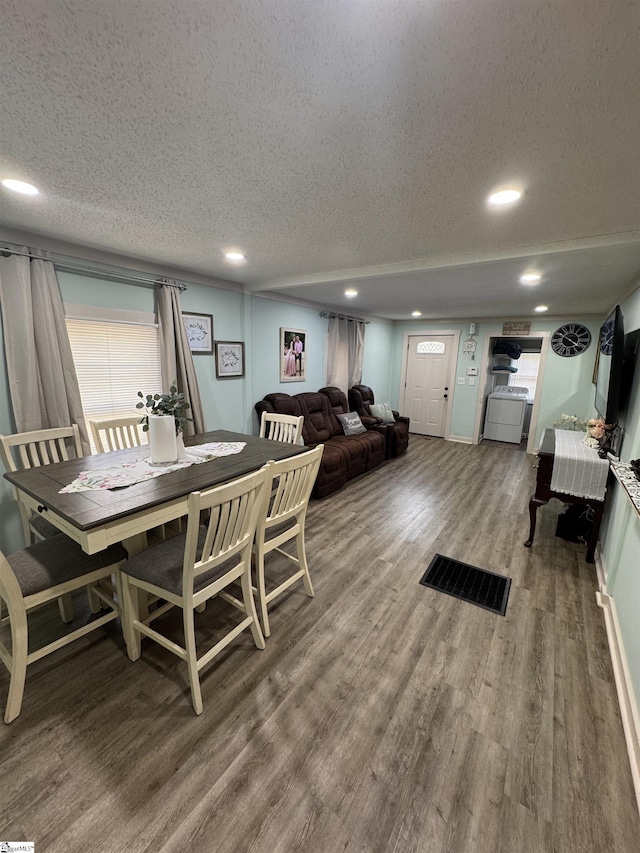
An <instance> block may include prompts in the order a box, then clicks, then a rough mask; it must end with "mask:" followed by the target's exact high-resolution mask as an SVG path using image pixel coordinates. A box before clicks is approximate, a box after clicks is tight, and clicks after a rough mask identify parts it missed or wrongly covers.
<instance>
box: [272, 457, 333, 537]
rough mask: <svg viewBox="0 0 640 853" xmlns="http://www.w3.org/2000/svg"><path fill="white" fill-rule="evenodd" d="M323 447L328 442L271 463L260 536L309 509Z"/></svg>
mask: <svg viewBox="0 0 640 853" xmlns="http://www.w3.org/2000/svg"><path fill="white" fill-rule="evenodd" d="M323 451H324V445H323V444H319V445H318V446H317V447H314V449H313V450H308V451H307V452H306V453H300V454H299V455H298V456H292V457H291V458H289V459H281V460H280V461H279V462H270V463H269V465H268V469H267V490H266V500H264V501H263V507H262V512H261V514H260V519H259V520H258V528H257V533H256V536H263V535H264V532H265V530H267V529H268V528H270V527H273V526H274V525H276V524H282V523H283V522H285V521H287V520H288V519H290V518H293V517H295V516H298V517H301V516H302V514H303V513H305V512H306V510H307V506H308V505H309V498H310V496H311V490H312V489H313V485H314V483H315V481H316V477H317V476H318V469H319V468H320V460H321V459H322V453H323ZM272 489H273V491H272Z"/></svg>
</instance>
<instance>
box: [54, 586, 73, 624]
mask: <svg viewBox="0 0 640 853" xmlns="http://www.w3.org/2000/svg"><path fill="white" fill-rule="evenodd" d="M58 608H59V610H60V618H61V619H62V621H63V622H73V600H72V598H71V593H70V592H68V593H67V594H66V595H61V596H60V598H59V599H58Z"/></svg>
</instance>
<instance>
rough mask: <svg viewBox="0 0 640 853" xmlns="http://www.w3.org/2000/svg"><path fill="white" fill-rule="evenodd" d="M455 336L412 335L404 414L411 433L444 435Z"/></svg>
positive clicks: (410, 337)
mask: <svg viewBox="0 0 640 853" xmlns="http://www.w3.org/2000/svg"><path fill="white" fill-rule="evenodd" d="M454 341H455V336H454V335H438V334H432V335H409V346H408V350H407V373H406V377H407V378H406V382H405V389H404V408H403V414H406V415H408V416H409V417H410V418H411V426H410V430H411V432H417V433H418V434H419V435H435V436H444V432H445V426H446V422H447V414H448V411H449V401H450V400H451V389H450V388H449V385H448V383H449V379H450V376H451V359H452V357H453V344H454Z"/></svg>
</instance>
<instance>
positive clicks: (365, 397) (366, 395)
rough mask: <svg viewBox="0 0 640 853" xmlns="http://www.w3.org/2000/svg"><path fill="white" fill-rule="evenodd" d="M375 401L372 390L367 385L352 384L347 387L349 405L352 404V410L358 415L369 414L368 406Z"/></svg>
mask: <svg viewBox="0 0 640 853" xmlns="http://www.w3.org/2000/svg"><path fill="white" fill-rule="evenodd" d="M371 403H375V398H374V396H373V391H372V390H371V388H369V386H368V385H354V386H353V388H350V389H349V405H350V406H353V408H354V410H355V411H356V412H358V414H359V415H362V414H363V413H364V414H367V415H370V414H371V412H370V410H369V406H370V405H371Z"/></svg>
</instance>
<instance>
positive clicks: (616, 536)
mask: <svg viewBox="0 0 640 853" xmlns="http://www.w3.org/2000/svg"><path fill="white" fill-rule="evenodd" d="M620 307H621V309H622V316H623V322H624V330H625V333H627V334H629V333H630V332H632V331H634V330H636V329H640V287H638V289H637V290H636V291H635V292H634V293H633V294H632V295H631V296H630V297H629V298H628V299H627V300H626V301H625V302H623V303H622V305H621V306H620ZM603 319H604V318H603ZM620 423H621V424H622V425H623V428H624V441H623V444H622V451H621V454H620V456H621V459H622V460H623V461H629V460H630V459H638V458H639V457H640V359H638V360H637V362H636V374H635V376H634V381H633V389H632V393H631V396H630V399H629V402H628V406H627V410H626V412H625V413H624V415H623V417H621V419H620ZM600 544H601V547H602V562H603V565H604V568H605V571H606V573H607V591H608V592H609V594H610V595H611V596H612V597H613V600H614V602H615V606H616V612H617V614H618V621H619V625H620V634H621V639H622V644H623V647H624V654H625V656H626V659H627V663H628V667H629V672H630V675H631V681H632V686H633V691H634V693H635V700H636V706H637V707H638V708H640V517H639V516H638V513H637V512H636V510H635V508H634V507H633V505H632V504H631V501H630V500H629V499H628V498H627V497H626V495H625V494H624V491H623V489H622V488H621V486H620V485H619V484H618V483H617V482H615V481H614V482H613V483H612V484H611V487H610V490H609V493H608V497H607V503H606V505H605V518H604V521H603V525H602V529H601V533H600Z"/></svg>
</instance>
